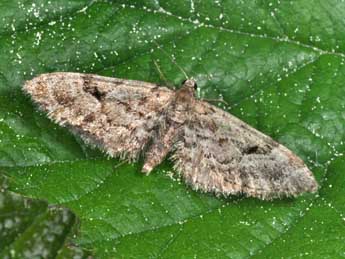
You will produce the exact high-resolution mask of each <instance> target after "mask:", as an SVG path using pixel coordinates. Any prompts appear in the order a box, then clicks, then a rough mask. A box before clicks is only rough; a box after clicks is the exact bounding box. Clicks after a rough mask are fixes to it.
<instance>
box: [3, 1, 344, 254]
mask: <svg viewBox="0 0 345 259" xmlns="http://www.w3.org/2000/svg"><path fill="white" fill-rule="evenodd" d="M52 2H53V1H52ZM0 6H1V7H2V8H1V9H2V10H3V9H4V10H6V12H4V13H2V14H1V16H2V17H0V22H1V24H2V25H3V26H0V28H1V29H0V33H1V37H0V56H1V59H0V71H1V73H0V154H1V156H0V168H1V169H2V171H3V172H5V174H6V176H7V177H8V178H9V188H10V189H11V190H12V191H13V192H17V193H19V194H23V195H26V196H29V197H33V198H41V199H45V200H46V201H47V202H48V203H49V204H52V205H58V206H63V207H67V208H69V209H71V210H72V211H73V212H74V213H75V214H76V216H77V217H78V218H79V220H80V229H79V232H78V235H77V236H76V238H75V240H74V241H73V242H75V243H76V244H79V245H81V246H82V247H86V248H89V249H93V250H94V252H95V254H96V255H97V256H98V257H100V258H106V257H142V258H147V257H163V258H168V257H177V258H180V257H182V258H191V257H199V258H219V257H221V258H222V257H229V258H244V257H255V258H277V257H287V258H289V257H290V258H291V257H297V256H303V257H310V258H325V257H329V258H338V257H345V242H344V239H345V238H344V237H345V235H344V234H345V219H344V212H345V211H344V209H345V207H344V204H345V203H344V197H345V196H344V194H345V193H344V188H343V185H344V181H345V175H344V169H343V168H344V166H345V164H344V163H345V159H344V155H343V153H344V143H345V142H344V141H345V126H344V125H345V123H344V122H345V116H344V112H343V110H344V107H345V99H344V98H343V96H344V95H345V88H344V84H343V82H344V80H345V76H344V75H345V66H344V64H345V60H344V58H345V42H344V41H343V39H344V37H345V27H344V26H343V17H344V16H345V3H344V2H342V1H336V0H333V1H332V0H325V1H322V2H321V1H313V0H299V1H271V2H269V1H209V0H205V1H196V0H194V1H182V0H174V1H153V0H151V1H149V0H147V1H139V0H137V1H114V2H110V1H103V2H101V1H99V2H97V1H91V2H89V3H87V4H85V2H84V1H76V0H75V1H65V0H61V1H59V3H55V2H54V3H51V2H49V1H48V2H46V1H35V3H33V2H31V1H25V2H24V3H19V4H18V3H15V2H13V1H4V0H0ZM46 10H47V11H46ZM153 39H155V41H153ZM155 42H157V43H158V44H159V45H160V48H158V47H157V45H156V43H155ZM162 49H163V50H164V51H163V50H162ZM166 53H170V55H172V56H173V58H174V60H176V62H177V63H178V64H179V65H180V66H181V67H182V68H183V69H184V70H185V71H186V72H187V74H188V75H189V76H192V77H194V78H195V79H196V80H197V81H198V86H199V89H200V92H199V93H198V94H199V96H200V97H206V98H218V97H220V96H221V97H223V98H224V99H225V100H226V101H227V102H228V103H229V104H230V105H229V106H224V105H220V106H221V107H222V108H223V109H225V110H228V111H229V112H231V113H233V114H234V115H236V116H238V117H239V118H241V119H242V120H244V121H246V122H248V123H249V124H251V125H252V126H254V127H256V128H257V129H259V130H261V131H263V132H265V133H266V134H268V135H270V136H272V137H273V138H274V139H276V140H277V141H279V142H281V143H283V144H285V145H286V146H288V147H289V148H290V149H292V150H293V151H294V152H296V153H297V154H298V155H299V156H300V157H301V158H302V159H303V160H304V161H305V162H306V163H307V164H308V166H309V167H310V168H311V169H312V171H313V172H314V174H315V175H316V177H317V179H318V181H319V183H320V192H319V194H317V195H308V194H306V195H304V196H302V197H300V198H297V199H283V200H275V201H271V202H268V201H266V202H263V201H260V200H256V199H249V198H244V197H229V198H226V199H225V198H216V197H214V196H212V195H208V194H202V193H198V192H195V191H193V190H191V189H190V188H189V187H187V186H185V185H184V184H183V183H181V182H179V181H176V180H173V179H171V177H170V175H171V170H172V167H171V164H169V163H168V162H165V163H163V164H162V165H161V166H160V167H159V168H157V170H155V171H154V172H153V173H152V174H151V175H150V176H148V177H146V176H143V175H141V173H140V165H139V164H135V165H128V164H123V163H119V161H117V160H114V159H108V158H107V157H105V156H104V155H102V154H101V153H100V152H99V151H97V150H92V149H91V148H90V147H87V146H86V145H85V144H84V143H82V142H81V141H80V140H79V139H78V138H77V137H74V136H72V135H71V134H70V133H69V132H67V130H66V129H63V128H61V127H59V126H57V125H55V124H54V123H52V122H50V121H48V119H47V118H46V115H45V114H41V113H39V112H37V109H36V107H35V106H34V105H33V104H32V102H31V101H30V99H29V98H28V97H27V96H24V94H23V93H22V91H21V90H20V88H21V86H22V85H23V83H24V81H25V80H27V79H31V78H32V77H34V76H35V75H38V74H40V73H44V72H52V71H80V72H88V73H97V74H101V75H107V76H116V77H120V78H129V79H137V80H143V81H149V82H156V83H164V82H162V80H161V79H160V78H161V77H160V74H159V72H158V71H157V69H156V68H155V66H154V61H155V60H156V61H157V62H158V63H159V64H160V69H161V70H162V71H163V73H164V74H165V77H166V78H167V79H168V81H169V82H171V83H172V84H175V85H177V86H178V85H179V84H180V83H181V81H182V80H183V79H184V76H183V73H182V72H181V71H180V70H179V68H178V67H177V65H176V64H174V62H172V60H171V58H170V57H168V56H167V55H166Z"/></svg>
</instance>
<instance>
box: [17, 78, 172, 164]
mask: <svg viewBox="0 0 345 259" xmlns="http://www.w3.org/2000/svg"><path fill="white" fill-rule="evenodd" d="M24 89H25V91H26V92H28V93H29V94H30V95H31V97H32V99H33V100H34V101H35V102H36V103H38V104H39V105H40V107H41V109H43V110H44V111H46V112H47V113H48V115H49V117H50V118H51V119H53V120H54V121H55V122H58V123H59V124H61V125H65V126H67V127H68V128H70V129H71V130H72V131H73V132H75V133H77V134H78V135H80V136H81V137H82V138H83V139H84V140H85V141H86V142H87V143H90V144H93V145H97V146H98V147H100V148H102V149H103V150H104V151H106V152H107V153H108V154H109V155H111V156H120V157H127V158H129V159H136V158H137V157H138V155H139V154H140V152H141V151H142V150H143V149H144V148H145V146H146V145H147V144H148V143H149V141H150V139H151V138H153V137H154V134H155V132H156V131H155V128H156V127H157V125H158V124H160V119H161V116H162V115H161V114H162V111H163V110H164V109H165V108H166V106H167V105H168V104H169V102H170V100H171V96H172V95H173V93H174V92H172V91H171V90H169V89H167V88H165V87H157V85H155V84H151V83H145V82H140V81H134V80H123V79H116V78H109V77H102V76H96V75H89V74H79V73H50V74H43V75H40V76H38V77H36V78H34V79H32V80H31V81H28V82H26V84H25V86H24ZM85 104H87V105H85Z"/></svg>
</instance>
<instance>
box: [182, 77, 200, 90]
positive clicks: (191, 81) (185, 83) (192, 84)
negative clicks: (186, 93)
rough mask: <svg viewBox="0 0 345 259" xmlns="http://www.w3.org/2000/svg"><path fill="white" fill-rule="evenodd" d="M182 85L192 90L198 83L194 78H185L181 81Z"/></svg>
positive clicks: (196, 87) (195, 88)
mask: <svg viewBox="0 0 345 259" xmlns="http://www.w3.org/2000/svg"><path fill="white" fill-rule="evenodd" d="M182 87H183V88H187V89H190V90H193V91H196V90H197V89H198V85H197V84H196V82H195V80H194V79H186V80H184V81H183V82H182Z"/></svg>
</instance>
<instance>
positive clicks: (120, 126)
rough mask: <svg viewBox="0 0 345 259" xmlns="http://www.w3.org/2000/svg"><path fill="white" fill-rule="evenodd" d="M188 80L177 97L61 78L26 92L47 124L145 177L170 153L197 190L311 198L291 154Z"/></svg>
mask: <svg viewBox="0 0 345 259" xmlns="http://www.w3.org/2000/svg"><path fill="white" fill-rule="evenodd" d="M196 87H197V84H196V82H195V81H194V80H193V79H187V80H185V81H184V82H183V84H182V87H180V88H179V89H178V90H176V91H174V90H171V89H169V88H167V87H163V86H162V87H160V86H158V85H156V84H153V83H147V82H141V81H134V80H127V79H118V78H110V77H103V76H98V75H93V74H82V73H69V72H58V73H48V74H42V75H39V76H37V77H35V78H33V79H32V80H30V81H27V82H26V83H25V85H24V90H25V92H26V93H28V94H29V95H30V96H31V98H32V99H33V101H34V102H35V103H37V104H38V105H39V107H40V108H41V109H42V110H43V111H45V112H46V113H47V114H48V116H49V118H51V119H52V120H53V121H55V122H56V123H58V124H60V125H61V126H66V127H68V128H69V129H70V130H71V131H72V132H74V133H75V134H77V135H79V136H80V137H81V138H82V139H83V140H84V141H85V142H86V143H88V144H91V145H95V146H98V147H99V148H101V149H102V150H104V151H105V152H106V153H107V154H109V156H111V157H120V158H122V159H128V160H130V161H136V160H138V159H139V158H140V157H143V160H144V165H143V167H142V172H143V173H145V174H149V173H150V172H151V171H152V169H153V168H155V167H156V166H157V165H158V164H160V163H161V162H162V161H163V160H164V159H165V157H166V156H167V155H168V154H171V155H170V159H172V160H173V162H174V168H175V170H176V171H177V172H178V173H179V174H180V175H181V176H182V178H183V179H184V180H185V182H186V183H187V184H189V185H191V186H192V187H193V188H194V189H197V190H201V191H204V192H213V193H215V194H219V195H225V196H228V195H233V194H244V195H246V196H251V197H257V198H260V199H273V198H278V197H283V196H297V195H299V194H301V193H304V192H315V191H316V190H317V188H318V184H317V182H316V180H315V178H314V176H313V174H312V173H311V171H310V170H309V169H308V168H307V166H306V165H305V164H304V163H303V161H302V160H301V159H300V158H298V157H297V156H296V155H295V154H293V152H291V151H290V150H289V149H287V148H286V147H284V146H283V145H281V144H279V143H277V142H275V141H274V140H273V139H271V138H270V137H268V136H266V135H265V134H263V133H261V132H259V131H257V130H256V129H254V128H252V127H251V126H249V125H248V124H246V123H244V122H243V121H241V120H240V119H238V118H236V117H235V116H233V115H231V114H229V113H228V112H226V111H224V110H222V109H219V108H217V107H215V106H213V105H211V104H210V103H208V102H205V101H202V100H199V99H197V98H196V95H195V89H196Z"/></svg>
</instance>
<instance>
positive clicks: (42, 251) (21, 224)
mask: <svg viewBox="0 0 345 259" xmlns="http://www.w3.org/2000/svg"><path fill="white" fill-rule="evenodd" d="M6 182H7V181H6V179H5V178H4V177H3V176H1V178H0V187H1V189H0V230H1V231H0V238H1V243H0V256H1V258H48V257H49V258H87V257H88V255H89V254H90V253H89V252H87V251H83V250H82V249H80V248H79V247H77V246H75V245H73V243H72V242H71V238H70V237H71V236H72V234H74V232H75V231H74V229H75V228H72V226H73V224H74V223H75V216H74V215H73V213H71V212H70V211H69V210H68V209H64V208H48V206H47V203H46V202H43V201H38V200H32V199H27V198H23V197H21V196H20V195H18V194H14V193H11V192H9V191H8V190H7V185H6Z"/></svg>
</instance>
